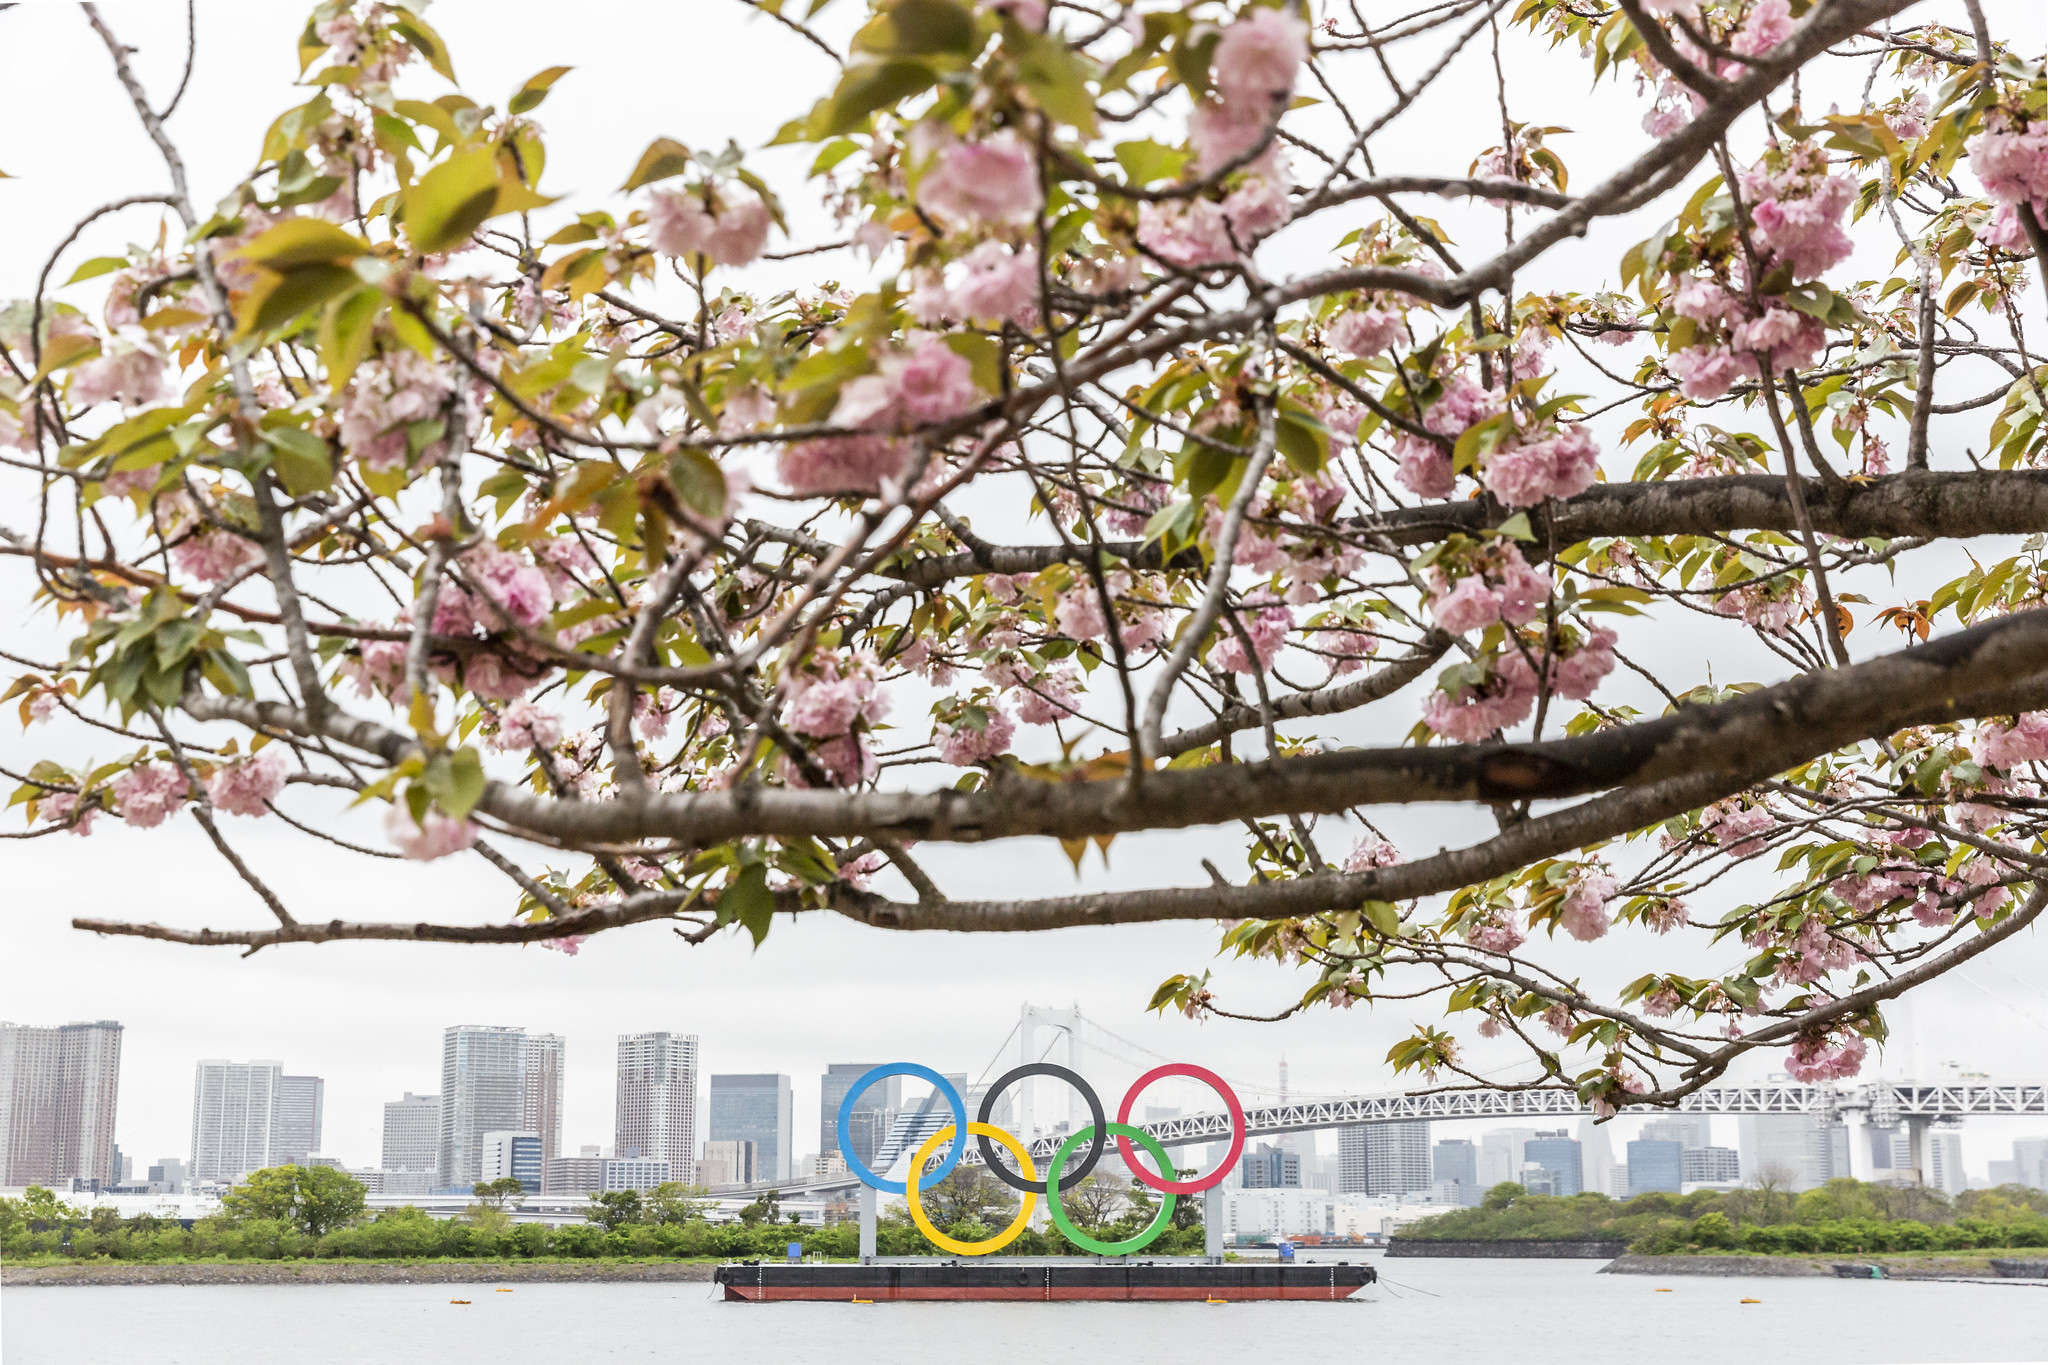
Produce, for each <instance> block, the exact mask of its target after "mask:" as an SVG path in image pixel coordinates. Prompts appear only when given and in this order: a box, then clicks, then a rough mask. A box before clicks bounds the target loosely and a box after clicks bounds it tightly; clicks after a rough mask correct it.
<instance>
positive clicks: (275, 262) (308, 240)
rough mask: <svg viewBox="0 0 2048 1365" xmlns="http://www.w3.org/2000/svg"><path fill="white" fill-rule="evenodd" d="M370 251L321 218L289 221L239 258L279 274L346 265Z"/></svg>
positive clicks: (364, 243)
mask: <svg viewBox="0 0 2048 1365" xmlns="http://www.w3.org/2000/svg"><path fill="white" fill-rule="evenodd" d="M369 249H370V244H369V243H368V242H365V241H363V240H362V239H361V238H360V237H356V236H353V235H352V234H350V233H346V232H343V231H342V230H341V229H340V228H338V227H336V226H335V225H334V224H332V223H330V222H327V221H326V220H325V219H321V218H287V219H286V220H285V221H283V222H282V223H279V224H277V225H276V226H275V227H272V228H268V229H266V230H265V231H264V232H263V233H262V234H261V235H259V236H258V237H257V238H256V240H255V241H253V242H251V243H249V245H247V246H245V247H243V248H242V249H241V251H239V252H237V253H236V254H237V255H238V256H240V257H241V258H242V259H243V260H245V261H247V262H248V263H249V264H251V265H255V266H261V267H262V268H263V269H265V270H275V271H278V272H279V273H283V272H284V271H287V270H291V269H293V268H294V267H296V266H302V265H347V264H348V263H349V262H350V261H353V260H354V259H355V258H356V257H358V256H360V255H362V254H363V253H364V252H366V251H368V250H369Z"/></svg>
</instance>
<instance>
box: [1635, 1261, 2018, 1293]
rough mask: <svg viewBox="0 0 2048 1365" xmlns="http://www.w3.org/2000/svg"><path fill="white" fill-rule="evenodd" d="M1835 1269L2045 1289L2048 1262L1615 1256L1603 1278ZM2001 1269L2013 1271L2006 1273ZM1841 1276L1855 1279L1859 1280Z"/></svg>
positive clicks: (1827, 1272)
mask: <svg viewBox="0 0 2048 1365" xmlns="http://www.w3.org/2000/svg"><path fill="white" fill-rule="evenodd" d="M1837 1265H1858V1266H1870V1265H1881V1266H1883V1267H1884V1270H1885V1273H1884V1275H1883V1276H1882V1277H1881V1278H1883V1279H1891V1280H1969V1281H1971V1282H1972V1283H1980V1284H2019V1285H2025V1284H2036V1285H2040V1286H2042V1287H2044V1288H2048V1260H2033V1259H2027V1258H2025V1257H2015V1258H2012V1259H2007V1258H2005V1257H2002V1256H2001V1257H1988V1256H1912V1257H1896V1258H1895V1257H1892V1256H1888V1255H1882V1254H1874V1255H1860V1254H1843V1255H1840V1256H1824V1255H1823V1256H1740V1255H1736V1256H1677V1255H1672V1256H1617V1257H1615V1258H1614V1259H1613V1260H1612V1261H1610V1262H1608V1263H1607V1264H1606V1265H1604V1266H1602V1267H1601V1268H1600V1271H1599V1273H1600V1274H1602V1275H1708V1276H1738V1275H1742V1276H1750V1275H1754V1276H1766V1277H1772V1278H1781V1279H1782V1278H1801V1279H1804V1278H1816V1277H1818V1278H1827V1279H1835V1278H1838V1277H1837V1276H1836V1274H1835V1267H1836V1266H1837ZM2003 1267H2013V1268H2014V1269H2013V1270H2012V1271H2008V1270H2006V1269H2004V1268H2003ZM1839 1278H1849V1279H1857V1278H1860V1277H1858V1276H1847V1277H1839Z"/></svg>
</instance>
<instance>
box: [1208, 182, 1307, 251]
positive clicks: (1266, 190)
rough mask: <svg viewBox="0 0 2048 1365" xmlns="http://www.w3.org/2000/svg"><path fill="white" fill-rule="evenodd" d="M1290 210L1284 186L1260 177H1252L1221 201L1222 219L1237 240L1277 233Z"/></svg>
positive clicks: (1292, 213)
mask: <svg viewBox="0 0 2048 1365" xmlns="http://www.w3.org/2000/svg"><path fill="white" fill-rule="evenodd" d="M1293 215H1294V210H1293V208H1292V206H1291V205H1289V204H1288V202H1287V190H1286V187H1284V186H1282V185H1279V184H1276V183H1274V182H1273V181H1271V180H1268V179H1266V178H1265V177H1264V176H1253V177H1252V178H1250V179H1249V180H1246V181H1245V182H1244V184H1243V185H1242V186H1240V187H1239V188H1238V189H1236V190H1235V191H1233V192H1232V193H1231V195H1230V197H1229V198H1227V199H1225V200H1224V201H1223V221H1224V222H1225V223H1228V224H1229V225H1230V232H1231V235H1232V236H1234V237H1235V238H1236V239H1237V240H1238V241H1239V242H1242V243H1250V242H1252V241H1253V240H1255V239H1257V238H1260V237H1264V236H1267V235H1268V234H1270V233H1274V232H1278V231H1279V230H1280V229H1281V228H1283V227H1285V226H1287V221H1288V219H1290V218H1291V217H1293Z"/></svg>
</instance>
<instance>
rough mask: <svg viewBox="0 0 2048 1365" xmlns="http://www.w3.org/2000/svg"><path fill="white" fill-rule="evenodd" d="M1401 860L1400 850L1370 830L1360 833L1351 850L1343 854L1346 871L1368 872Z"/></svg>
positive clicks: (1390, 865)
mask: <svg viewBox="0 0 2048 1365" xmlns="http://www.w3.org/2000/svg"><path fill="white" fill-rule="evenodd" d="M1400 861H1401V850H1399V849H1397V848H1395V847H1394V846H1393V845H1392V844H1390V843H1388V842H1387V841H1386V840H1385V839H1382V838H1380V836H1379V835H1377V834H1373V833H1371V832H1370V831H1368V832H1367V833H1365V834H1364V835H1361V836H1360V837H1359V840H1358V842H1357V843H1355V844H1353V845H1352V846H1351V851H1350V852H1349V853H1347V854H1345V855H1344V870H1345V871H1346V872H1370V871H1372V870H1373V869H1374V868H1376V867H1392V866H1393V865H1394V864H1395V863H1398V862H1400Z"/></svg>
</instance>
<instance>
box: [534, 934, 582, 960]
mask: <svg viewBox="0 0 2048 1365" xmlns="http://www.w3.org/2000/svg"><path fill="white" fill-rule="evenodd" d="M589 939H590V935H588V934H563V935H562V936H561V937H559V938H544V939H542V940H541V941H540V946H541V947H543V948H547V949H550V950H551V951H554V952H557V953H560V954H561V955H562V956H563V957H574V956H576V954H577V953H579V952H581V951H582V950H583V945H584V944H585V943H586V942H588V941H589Z"/></svg>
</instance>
